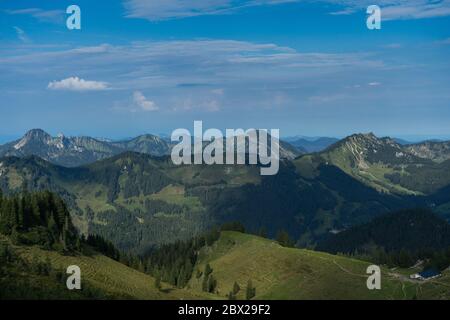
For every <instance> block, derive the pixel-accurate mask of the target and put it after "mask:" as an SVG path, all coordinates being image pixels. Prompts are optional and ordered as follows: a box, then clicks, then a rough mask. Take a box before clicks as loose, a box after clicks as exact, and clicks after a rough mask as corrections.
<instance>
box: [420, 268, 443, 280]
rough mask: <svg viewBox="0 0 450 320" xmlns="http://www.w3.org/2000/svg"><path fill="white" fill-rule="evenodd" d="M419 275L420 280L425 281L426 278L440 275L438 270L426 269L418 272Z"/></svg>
mask: <svg viewBox="0 0 450 320" xmlns="http://www.w3.org/2000/svg"><path fill="white" fill-rule="evenodd" d="M419 275H420V276H421V277H422V278H425V279H427V278H432V277H436V276H440V275H441V273H440V272H439V270H437V269H434V268H432V269H427V270H424V271H422V272H420V273H419Z"/></svg>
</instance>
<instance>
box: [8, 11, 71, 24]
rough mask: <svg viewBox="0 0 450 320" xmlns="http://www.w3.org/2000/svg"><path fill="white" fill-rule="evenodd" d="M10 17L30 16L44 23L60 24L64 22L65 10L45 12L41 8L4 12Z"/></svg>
mask: <svg viewBox="0 0 450 320" xmlns="http://www.w3.org/2000/svg"><path fill="white" fill-rule="evenodd" d="M4 12H5V13H7V14H10V15H28V16H31V17H33V18H35V19H37V20H39V21H42V22H53V23H60V22H62V21H63V20H64V11H63V10H44V9H40V8H26V9H18V10H4Z"/></svg>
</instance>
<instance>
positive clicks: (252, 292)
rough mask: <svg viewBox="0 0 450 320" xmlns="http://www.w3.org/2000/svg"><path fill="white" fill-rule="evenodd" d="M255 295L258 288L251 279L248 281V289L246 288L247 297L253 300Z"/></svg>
mask: <svg viewBox="0 0 450 320" xmlns="http://www.w3.org/2000/svg"><path fill="white" fill-rule="evenodd" d="M255 296H256V288H255V287H253V283H252V280H251V279H250V280H248V282H247V289H246V294H245V297H246V298H247V300H251V299H252V298H254V297H255Z"/></svg>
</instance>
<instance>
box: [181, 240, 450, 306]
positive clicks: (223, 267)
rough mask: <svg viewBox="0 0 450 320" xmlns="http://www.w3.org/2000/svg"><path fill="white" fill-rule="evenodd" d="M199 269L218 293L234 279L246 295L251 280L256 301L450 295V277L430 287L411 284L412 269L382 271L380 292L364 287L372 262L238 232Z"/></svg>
mask: <svg viewBox="0 0 450 320" xmlns="http://www.w3.org/2000/svg"><path fill="white" fill-rule="evenodd" d="M199 261H200V262H199V264H198V265H197V266H196V268H197V270H204V268H205V265H206V264H207V263H209V264H210V266H211V267H212V269H213V272H212V275H213V276H214V278H215V279H216V280H217V292H218V295H219V296H220V297H225V296H226V295H227V294H228V293H229V292H230V291H231V290H232V287H233V284H234V282H235V281H236V282H237V283H238V284H239V286H240V287H241V290H240V291H239V293H238V294H237V298H238V299H243V298H244V297H245V287H246V284H247V282H248V280H249V279H251V280H252V282H253V285H254V287H256V297H255V298H256V299H413V298H419V299H440V298H449V297H450V274H449V273H448V272H446V273H445V276H444V277H443V278H440V279H438V280H435V281H429V282H426V283H419V282H411V281H409V280H408V279H407V278H406V277H405V275H408V274H410V273H413V272H414V270H396V271H391V270H388V269H382V289H381V290H373V291H370V290H368V289H367V287H366V280H367V275H366V273H365V272H366V268H367V266H369V265H370V263H368V262H363V261H359V260H354V259H350V258H347V257H341V256H335V255H329V254H326V253H320V252H314V251H309V250H300V249H293V248H284V247H281V246H280V245H279V244H277V243H276V242H273V241H271V240H267V239H263V238H259V237H256V236H252V235H248V234H242V233H237V232H223V233H222V236H221V238H220V239H219V240H218V241H217V242H216V243H215V244H214V245H213V246H212V247H211V248H207V249H205V250H204V251H203V252H202V253H201V256H200V260H199ZM201 282H202V278H197V277H193V279H192V280H191V282H190V285H189V286H190V287H191V288H192V289H194V290H196V291H199V290H201Z"/></svg>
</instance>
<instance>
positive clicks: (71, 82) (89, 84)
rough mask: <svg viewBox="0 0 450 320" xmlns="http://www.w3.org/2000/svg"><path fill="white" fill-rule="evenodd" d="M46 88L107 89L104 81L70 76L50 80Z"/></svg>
mask: <svg viewBox="0 0 450 320" xmlns="http://www.w3.org/2000/svg"><path fill="white" fill-rule="evenodd" d="M47 88H48V89H51V90H69V91H98V90H105V89H108V84H107V83H106V82H100V81H87V80H84V79H80V78H78V77H70V78H67V79H63V80H60V81H51V82H50V83H49V84H48V86H47Z"/></svg>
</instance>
